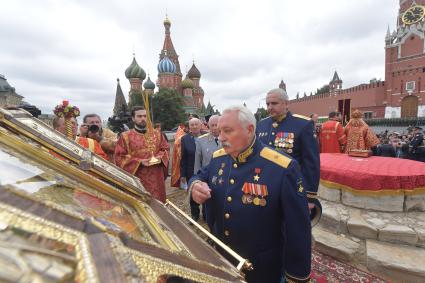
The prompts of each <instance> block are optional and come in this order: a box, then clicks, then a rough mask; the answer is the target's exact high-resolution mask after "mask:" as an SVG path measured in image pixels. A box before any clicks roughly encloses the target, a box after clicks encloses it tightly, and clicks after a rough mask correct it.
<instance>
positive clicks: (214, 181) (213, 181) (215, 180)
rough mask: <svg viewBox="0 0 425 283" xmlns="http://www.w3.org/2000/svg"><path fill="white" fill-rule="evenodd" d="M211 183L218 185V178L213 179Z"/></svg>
mask: <svg viewBox="0 0 425 283" xmlns="http://www.w3.org/2000/svg"><path fill="white" fill-rule="evenodd" d="M211 183H213V184H214V185H217V176H213V177H212V179H211Z"/></svg>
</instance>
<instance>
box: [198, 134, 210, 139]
mask: <svg viewBox="0 0 425 283" xmlns="http://www.w3.org/2000/svg"><path fill="white" fill-rule="evenodd" d="M208 135H209V133H206V134H203V135H202V136H199V137H198V139H200V138H203V137H206V136H208Z"/></svg>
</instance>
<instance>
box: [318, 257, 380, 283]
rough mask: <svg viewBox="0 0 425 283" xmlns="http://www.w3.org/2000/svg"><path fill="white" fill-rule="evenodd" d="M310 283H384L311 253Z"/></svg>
mask: <svg viewBox="0 0 425 283" xmlns="http://www.w3.org/2000/svg"><path fill="white" fill-rule="evenodd" d="M311 263H312V266H311V269H312V274H311V282H314V283H325V282H332V283H336V282H344V283H346V282H361V283H386V282H387V281H384V280H382V279H380V278H378V277H376V276H373V275H372V274H369V273H366V272H364V271H361V270H359V269H357V268H355V267H353V266H350V265H348V264H345V263H342V262H340V261H337V260H335V259H333V258H331V257H329V256H326V255H324V254H321V253H319V252H316V251H313V254H312V260H311Z"/></svg>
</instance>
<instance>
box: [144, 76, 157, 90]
mask: <svg viewBox="0 0 425 283" xmlns="http://www.w3.org/2000/svg"><path fill="white" fill-rule="evenodd" d="M143 87H144V88H145V89H155V84H154V83H153V81H151V78H150V77H149V76H148V79H147V80H146V82H145V83H144V84H143Z"/></svg>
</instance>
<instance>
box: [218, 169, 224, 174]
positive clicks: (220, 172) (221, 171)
mask: <svg viewBox="0 0 425 283" xmlns="http://www.w3.org/2000/svg"><path fill="white" fill-rule="evenodd" d="M218 175H219V176H221V175H223V169H221V168H220V170H218Z"/></svg>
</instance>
